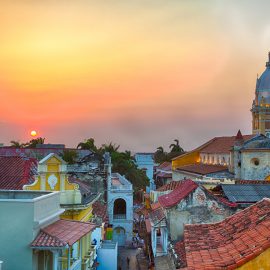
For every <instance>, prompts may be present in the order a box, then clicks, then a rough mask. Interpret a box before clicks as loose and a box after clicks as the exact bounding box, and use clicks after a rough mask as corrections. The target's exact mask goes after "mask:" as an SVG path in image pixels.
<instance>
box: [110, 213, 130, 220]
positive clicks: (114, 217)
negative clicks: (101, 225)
mask: <svg viewBox="0 0 270 270" xmlns="http://www.w3.org/2000/svg"><path fill="white" fill-rule="evenodd" d="M126 218H127V216H126V214H117V215H113V219H117V220H118V219H126Z"/></svg>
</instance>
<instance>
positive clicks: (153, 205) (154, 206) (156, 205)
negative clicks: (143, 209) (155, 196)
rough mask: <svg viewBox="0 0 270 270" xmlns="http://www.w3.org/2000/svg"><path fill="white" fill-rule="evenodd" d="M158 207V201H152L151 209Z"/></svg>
mask: <svg viewBox="0 0 270 270" xmlns="http://www.w3.org/2000/svg"><path fill="white" fill-rule="evenodd" d="M159 207H161V205H160V203H159V202H156V203H152V204H151V209H152V210H156V209H158V208H159Z"/></svg>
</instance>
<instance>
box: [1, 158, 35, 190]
mask: <svg viewBox="0 0 270 270" xmlns="http://www.w3.org/2000/svg"><path fill="white" fill-rule="evenodd" d="M36 174H37V160H36V159H34V158H25V157H18V156H17V157H14V156H13V157H12V156H10V157H5V156H3V157H2V156H0V189H10V190H21V189H23V186H24V185H28V184H32V183H33V182H34V181H35V178H34V176H35V175H36Z"/></svg>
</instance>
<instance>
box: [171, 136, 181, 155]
mask: <svg viewBox="0 0 270 270" xmlns="http://www.w3.org/2000/svg"><path fill="white" fill-rule="evenodd" d="M174 141H175V143H172V144H171V145H170V148H171V153H176V152H177V153H179V152H184V149H183V148H182V147H181V146H180V145H179V140H177V139H175V140H174Z"/></svg>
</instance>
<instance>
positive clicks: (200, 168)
mask: <svg viewBox="0 0 270 270" xmlns="http://www.w3.org/2000/svg"><path fill="white" fill-rule="evenodd" d="M227 169H228V167H227V166H222V165H210V164H203V163H195V164H190V165H185V166H181V167H177V171H185V172H190V173H195V174H200V175H206V174H209V173H216V172H222V171H225V170H227Z"/></svg>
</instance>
